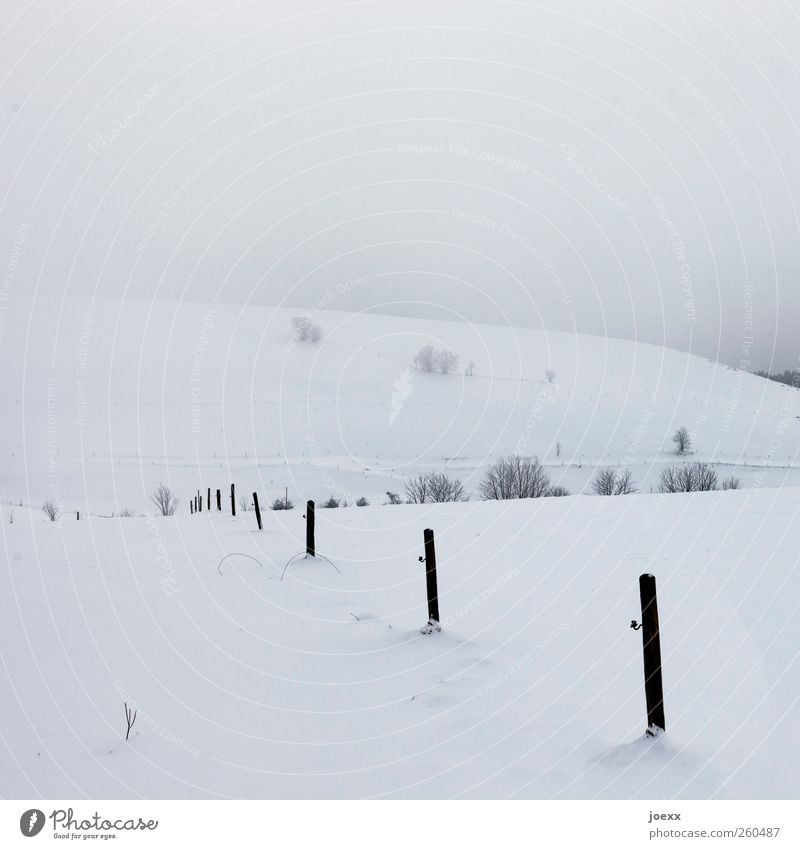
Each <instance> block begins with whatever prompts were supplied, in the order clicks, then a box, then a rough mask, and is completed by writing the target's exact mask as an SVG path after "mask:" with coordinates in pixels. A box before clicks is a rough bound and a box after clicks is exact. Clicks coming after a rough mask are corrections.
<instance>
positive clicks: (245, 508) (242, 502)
mask: <svg viewBox="0 0 800 849" xmlns="http://www.w3.org/2000/svg"><path fill="white" fill-rule="evenodd" d="M252 507H253V504H252V502H251V501H250V499H249V498H248V497H247V496H246V495H240V496H239V509H240V510H241V511H242V513H249V512H250V510H251V509H252Z"/></svg>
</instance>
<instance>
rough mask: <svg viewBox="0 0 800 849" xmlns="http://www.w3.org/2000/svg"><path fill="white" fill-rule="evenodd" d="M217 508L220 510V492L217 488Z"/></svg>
mask: <svg viewBox="0 0 800 849" xmlns="http://www.w3.org/2000/svg"><path fill="white" fill-rule="evenodd" d="M217 510H222V493H221V492H220V491H219V490H217Z"/></svg>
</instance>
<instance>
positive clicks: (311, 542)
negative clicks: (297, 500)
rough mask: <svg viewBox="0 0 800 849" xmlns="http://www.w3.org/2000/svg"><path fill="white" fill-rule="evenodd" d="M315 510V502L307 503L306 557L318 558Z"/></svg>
mask: <svg viewBox="0 0 800 849" xmlns="http://www.w3.org/2000/svg"><path fill="white" fill-rule="evenodd" d="M315 518H316V516H315V508H314V502H313V501H307V502H306V557H316V556H317V544H316V541H315V539H314V520H315Z"/></svg>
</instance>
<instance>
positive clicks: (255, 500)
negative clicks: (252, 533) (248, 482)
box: [253, 492, 261, 530]
mask: <svg viewBox="0 0 800 849" xmlns="http://www.w3.org/2000/svg"><path fill="white" fill-rule="evenodd" d="M253 504H254V505H255V508H256V522H258V529H259V530H261V509H260V508H259V506H258V493H257V492H254V493H253Z"/></svg>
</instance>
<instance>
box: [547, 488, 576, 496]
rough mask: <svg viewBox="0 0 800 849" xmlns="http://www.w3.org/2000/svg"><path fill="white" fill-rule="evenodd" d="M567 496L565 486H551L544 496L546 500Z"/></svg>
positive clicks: (567, 491)
mask: <svg viewBox="0 0 800 849" xmlns="http://www.w3.org/2000/svg"><path fill="white" fill-rule="evenodd" d="M569 494H570V492H569V490H568V489H567V488H566V487H565V486H551V487H550V489H548V490H547V492H546V493H545V496H546V497H547V498H563V497H564V496H565V495H569Z"/></svg>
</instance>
